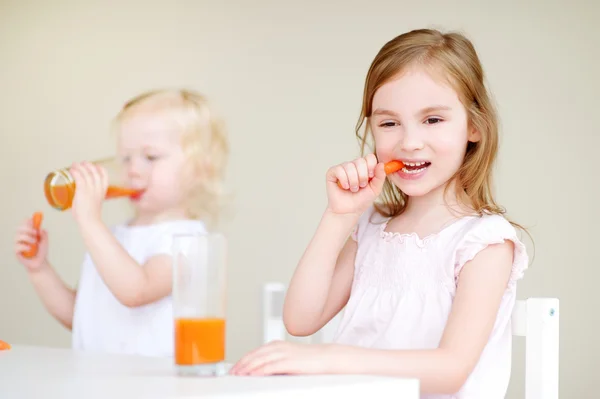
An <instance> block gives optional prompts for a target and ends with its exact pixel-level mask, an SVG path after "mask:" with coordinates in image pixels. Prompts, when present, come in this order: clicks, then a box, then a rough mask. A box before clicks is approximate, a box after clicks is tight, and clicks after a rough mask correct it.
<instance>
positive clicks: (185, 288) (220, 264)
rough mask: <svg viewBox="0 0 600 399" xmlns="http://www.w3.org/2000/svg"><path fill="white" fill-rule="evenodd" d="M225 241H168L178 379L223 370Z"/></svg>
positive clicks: (191, 237) (201, 237)
mask: <svg viewBox="0 0 600 399" xmlns="http://www.w3.org/2000/svg"><path fill="white" fill-rule="evenodd" d="M226 253H227V249H226V240H225V238H224V236H223V235H222V234H219V233H204V234H181V235H174V236H173V294H172V295H173V313H174V318H175V320H174V323H175V326H174V327H175V359H174V360H175V366H176V368H177V371H178V374H181V375H198V376H219V375H223V374H225V373H226V370H225V364H224V361H225V327H226V323H225V307H226V304H225V295H226V278H225V271H226V270H225V269H226Z"/></svg>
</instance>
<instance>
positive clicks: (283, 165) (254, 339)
mask: <svg viewBox="0 0 600 399" xmlns="http://www.w3.org/2000/svg"><path fill="white" fill-rule="evenodd" d="M52 3H53V4H54V5H51V4H52ZM148 3H152V2H139V3H137V4H135V3H133V2H131V1H127V2H119V4H120V6H119V7H109V6H107V4H108V3H106V2H104V1H86V2H75V1H73V2H72V3H71V4H69V3H68V2H66V1H62V2H59V1H54V2H50V1H37V2H34V1H19V2H17V1H12V2H7V1H6V0H5V1H2V2H0V90H1V95H0V134H1V137H2V142H1V148H2V157H1V158H0V173H1V176H2V181H3V182H4V194H3V195H2V203H1V205H2V211H1V213H0V215H1V226H2V228H1V229H0V234H1V239H0V243H1V254H0V256H1V259H3V262H2V266H1V267H2V275H1V277H0V301H1V304H2V306H0V338H1V339H5V340H7V341H9V342H12V343H15V344H16V343H26V344H43V345H58V346H67V345H69V342H70V335H69V333H68V332H67V331H65V330H64V329H63V328H62V327H60V326H59V325H58V323H57V322H55V321H54V320H53V319H51V318H50V317H49V316H48V315H47V314H46V312H45V311H44V309H43V308H42V306H41V304H40V302H39V301H38V299H37V297H36V296H35V294H34V292H33V290H32V288H31V286H30V285H29V283H28V281H27V278H26V274H25V272H24V271H23V268H22V267H21V266H20V265H19V264H17V262H16V261H15V259H14V256H13V254H12V252H11V251H12V245H13V244H12V242H13V235H14V230H15V228H16V226H17V224H18V223H19V222H20V221H21V220H22V219H23V218H25V217H27V216H28V215H30V214H31V212H33V211H34V210H37V209H41V210H43V211H45V214H46V219H45V225H46V227H47V228H48V229H49V230H50V232H51V255H50V256H51V260H52V262H53V263H54V264H55V265H56V268H57V269H58V272H59V273H60V274H61V275H62V276H63V277H64V278H65V279H66V281H67V282H68V283H70V284H74V283H76V281H77V278H78V275H79V264H80V262H81V260H82V255H83V250H84V248H83V246H82V243H81V240H80V239H79V237H78V236H77V234H76V229H75V226H74V223H73V220H72V218H71V216H70V214H68V213H59V212H56V211H53V210H51V209H50V208H49V207H48V206H47V205H46V203H45V202H44V198H43V195H42V179H43V177H44V176H45V174H46V173H47V172H48V171H49V170H50V169H51V168H54V167H57V166H62V165H65V164H68V163H70V162H71V161H73V160H79V159H93V158H96V157H102V156H105V155H107V154H110V153H111V151H112V148H113V147H112V145H113V143H112V141H111V139H110V136H109V135H108V133H107V127H108V122H109V119H110V118H111V117H112V116H113V115H114V113H115V112H116V111H117V109H118V108H119V106H120V105H121V104H122V103H123V102H124V101H125V100H126V99H127V98H129V97H130V96H132V95H134V94H136V93H138V92H139V91H141V90H146V89H149V88H153V87H162V86H189V87H192V88H195V89H198V90H200V91H202V92H204V93H206V94H207V95H209V96H210V97H211V98H212V99H213V100H214V101H215V103H216V104H217V105H218V107H219V109H220V110H221V111H222V112H223V113H224V114H225V116H226V117H227V119H228V122H229V127H230V129H231V140H232V160H231V164H230V173H229V176H230V187H231V188H232V190H233V192H234V194H235V202H234V203H233V211H234V214H233V215H232V216H233V217H232V218H231V219H230V221H229V222H228V223H227V225H226V226H224V227H225V229H226V231H227V233H228V234H229V238H230V240H231V250H232V252H231V265H230V297H229V298H230V301H229V303H230V306H229V311H230V313H229V321H228V323H229V331H228V357H229V360H235V359H237V358H238V357H239V356H240V355H241V354H242V353H244V352H245V351H247V350H249V349H251V348H252V347H254V346H255V345H257V344H259V340H260V325H259V305H260V301H259V299H260V291H259V290H260V285H261V284H262V283H263V282H264V281H267V280H282V281H287V280H288V279H289V277H290V275H291V273H292V271H293V268H294V266H295V264H296V261H297V260H298V258H299V256H300V254H301V252H302V251H303V247H304V245H305V244H306V243H307V241H308V240H309V238H310V236H311V234H312V232H313V229H314V228H315V226H316V223H317V221H318V219H319V217H320V213H321V211H322V210H323V207H324V205H325V192H324V185H323V177H324V172H325V170H326V168H327V167H328V166H329V165H331V164H332V163H337V162H340V161H342V160H345V159H348V158H351V157H354V156H355V155H356V154H357V146H356V142H355V140H354V136H353V127H354V123H355V121H356V118H357V116H358V114H357V112H358V110H359V104H360V101H361V90H362V85H363V79H364V75H365V72H366V70H367V68H368V65H369V63H370V62H371V59H372V57H373V56H374V55H375V53H376V52H377V51H378V49H379V47H380V46H381V45H383V43H384V42H385V41H386V40H388V39H390V38H392V37H393V36H395V35H396V34H399V33H400V32H403V31H406V30H409V29H412V28H417V27H424V26H425V27H428V26H434V27H442V28H451V29H460V30H463V31H464V32H466V33H468V34H469V35H470V37H471V38H472V39H473V41H474V43H475V45H476V46H477V48H478V50H479V52H480V56H481V58H482V61H483V63H484V66H485V68H486V71H487V73H488V78H489V82H490V85H491V88H492V90H493V92H494V94H495V99H496V101H497V103H498V105H499V110H500V114H501V117H502V131H503V138H502V147H501V153H500V158H499V163H498V168H497V171H498V173H497V180H496V184H497V189H498V199H499V200H500V202H501V203H502V204H503V205H505V206H506V207H507V208H508V210H509V213H510V215H511V216H513V217H514V218H515V219H516V220H518V221H520V222H522V223H523V224H525V225H526V226H530V227H531V231H532V233H533V235H534V237H535V241H536V248H537V253H536V258H535V263H534V264H533V266H532V267H531V269H530V270H529V271H528V272H527V274H526V278H525V280H524V281H523V282H522V284H521V285H520V292H519V296H520V297H521V298H524V297H527V296H558V297H559V298H560V299H561V301H562V302H561V311H562V314H561V322H562V326H561V327H562V331H561V352H560V353H561V357H562V358H561V396H562V397H565V398H575V397H577V398H592V397H596V394H595V393H594V392H593V391H591V389H592V388H594V387H595V386H596V384H594V383H593V382H594V380H593V379H594V375H596V374H597V371H598V366H600V362H599V361H598V358H599V357H600V351H599V349H600V346H599V344H598V339H597V337H596V331H597V330H598V328H599V327H600V318H599V316H598V315H599V314H600V312H599V311H598V304H599V301H598V300H597V299H596V298H597V297H596V295H595V294H593V293H594V291H595V289H596V288H597V287H598V281H599V280H600V271H599V270H600V269H599V267H598V266H599V264H598V255H597V248H595V247H594V246H596V245H598V244H597V240H598V233H597V230H596V229H595V227H596V225H597V224H598V221H599V217H598V210H597V206H598V202H599V201H598V200H599V198H598V189H597V183H596V184H595V183H593V182H597V181H598V178H597V176H598V172H597V170H598V167H597V161H598V157H597V151H598V148H599V144H600V141H599V133H600V132H599V129H598V122H597V114H598V107H599V106H600V103H599V101H598V97H597V95H598V89H600V85H599V83H598V82H599V79H598V71H599V70H600V63H599V61H598V60H599V56H600V54H599V50H598V48H600V40H599V33H600V28H599V27H597V26H595V24H596V23H597V21H595V20H594V17H593V16H594V15H595V16H596V17H597V16H598V15H600V13H599V11H600V7H599V6H598V5H597V4H598V3H596V4H595V5H594V2H592V1H588V2H584V1H562V2H559V1H554V2H543V3H542V2H540V3H539V4H545V5H544V6H543V7H542V6H525V5H520V4H519V3H520V2H517V1H512V2H506V1H505V2H500V1H495V2H472V4H467V3H464V2H462V3H461V2H457V1H452V2H447V1H441V0H439V1H430V2H414V1H413V2H408V1H398V0H396V1H390V0H388V1H376V0H371V1H368V2H364V1H361V2H358V1H344V2H342V1H338V2H332V1H330V2H321V1H316V0H313V1H307V0H305V1H300V2H276V1H266V0H254V1H251V2H247V1H239V0H238V1H228V2H225V1H223V2H216V1H213V2H208V1H188V2H185V1H179V2H172V4H170V5H167V3H168V2H163V5H162V6H156V5H149V4H148ZM284 3H287V5H286V6H285V7H290V8H287V9H284V5H283V4H284ZM320 3H328V5H321V4H320ZM481 3H487V4H489V5H485V6H483V5H481ZM509 3H511V4H509ZM524 3H525V2H524ZM526 3H530V4H531V3H532V2H526ZM549 3H551V4H552V5H550V4H549ZM558 3H562V4H560V5H559V4H558ZM113 4H117V3H113ZM124 212H125V209H124V207H123V204H120V203H112V204H107V206H106V220H107V221H108V222H114V221H117V220H119V217H121V216H122V215H123V214H124ZM59 236H60V238H59ZM516 350H517V356H516V358H515V369H514V379H513V383H512V387H511V397H512V398H518V397H522V396H520V395H518V392H519V391H520V390H521V389H523V386H522V381H523V380H522V371H523V369H522V366H521V363H522V361H523V345H522V343H521V342H520V341H518V342H517V344H516Z"/></svg>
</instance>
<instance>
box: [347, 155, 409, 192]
mask: <svg viewBox="0 0 600 399" xmlns="http://www.w3.org/2000/svg"><path fill="white" fill-rule="evenodd" d="M403 167H404V164H403V163H402V161H396V160H393V161H389V162H386V164H385V165H384V166H383V169H384V170H385V174H386V175H389V174H392V173H396V172H397V171H399V170H400V169H402V168H403ZM337 185H338V187H339V188H343V187H342V185H341V184H340V182H339V181H338V184H337Z"/></svg>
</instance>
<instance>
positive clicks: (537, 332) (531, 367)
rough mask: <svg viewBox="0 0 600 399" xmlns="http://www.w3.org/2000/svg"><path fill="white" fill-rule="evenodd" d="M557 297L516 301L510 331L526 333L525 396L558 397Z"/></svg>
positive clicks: (521, 334) (551, 398)
mask: <svg viewBox="0 0 600 399" xmlns="http://www.w3.org/2000/svg"><path fill="white" fill-rule="evenodd" d="M559 320H560V319H559V300H558V299H557V298H529V299H527V300H524V301H517V303H516V305H515V310H514V311H513V317H512V323H513V334H514V335H517V336H524V337H525V399H558V381H559Z"/></svg>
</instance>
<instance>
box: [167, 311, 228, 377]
mask: <svg viewBox="0 0 600 399" xmlns="http://www.w3.org/2000/svg"><path fill="white" fill-rule="evenodd" d="M224 360H225V320H224V319H219V318H205V319H192V318H179V319H175V364H177V365H180V366H190V365H196V364H210V363H218V362H222V361H224Z"/></svg>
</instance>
